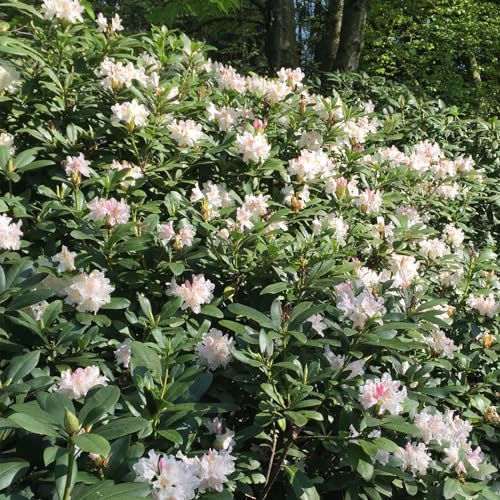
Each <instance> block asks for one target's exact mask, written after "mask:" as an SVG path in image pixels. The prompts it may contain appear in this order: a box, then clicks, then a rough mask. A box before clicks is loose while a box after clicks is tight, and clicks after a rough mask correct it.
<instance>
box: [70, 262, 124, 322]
mask: <svg viewBox="0 0 500 500" xmlns="http://www.w3.org/2000/svg"><path fill="white" fill-rule="evenodd" d="M114 289H115V288H114V287H113V286H112V285H111V284H110V281H109V279H108V278H106V276H105V275H104V273H103V272H102V271H97V270H94V271H92V272H91V273H85V272H82V273H81V274H79V275H77V276H75V277H73V279H72V280H71V283H70V284H69V285H68V286H67V287H66V288H65V289H64V292H65V294H66V299H65V302H66V303H68V304H71V305H75V306H76V310H77V311H79V312H93V313H94V314H96V313H97V311H99V309H100V308H101V307H102V306H104V305H106V304H109V303H110V302H111V293H112V292H113V291H114Z"/></svg>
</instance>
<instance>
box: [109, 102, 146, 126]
mask: <svg viewBox="0 0 500 500" xmlns="http://www.w3.org/2000/svg"><path fill="white" fill-rule="evenodd" d="M111 111H112V112H113V116H112V119H113V120H118V121H122V122H125V123H126V124H127V125H128V126H129V128H133V127H135V126H138V127H142V126H144V125H146V123H147V118H148V116H149V111H148V110H147V108H146V106H144V105H143V104H139V102H138V101H137V99H132V101H131V102H124V103H122V104H115V105H114V106H112V107H111Z"/></svg>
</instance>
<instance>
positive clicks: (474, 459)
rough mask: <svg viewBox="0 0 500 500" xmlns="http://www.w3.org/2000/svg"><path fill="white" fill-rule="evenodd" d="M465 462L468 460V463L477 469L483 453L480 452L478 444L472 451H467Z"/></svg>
mask: <svg viewBox="0 0 500 500" xmlns="http://www.w3.org/2000/svg"><path fill="white" fill-rule="evenodd" d="M465 459H466V460H467V462H469V465H470V466H471V467H472V468H473V469H474V470H476V471H477V470H479V465H480V464H481V462H482V461H483V455H482V453H481V448H480V447H479V446H478V447H477V448H476V449H475V450H474V451H472V452H471V453H468V454H467V456H466V457H465Z"/></svg>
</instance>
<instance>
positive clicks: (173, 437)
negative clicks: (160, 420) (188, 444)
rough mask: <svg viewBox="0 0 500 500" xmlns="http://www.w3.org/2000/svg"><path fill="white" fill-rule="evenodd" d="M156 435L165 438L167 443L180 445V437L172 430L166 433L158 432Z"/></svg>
mask: <svg viewBox="0 0 500 500" xmlns="http://www.w3.org/2000/svg"><path fill="white" fill-rule="evenodd" d="M158 434H159V435H160V436H161V437H162V438H165V439H166V440H168V441H171V442H172V443H174V444H179V445H181V444H182V441H183V439H182V436H181V435H180V434H179V433H178V432H177V431H176V430H174V429H168V430H166V431H158Z"/></svg>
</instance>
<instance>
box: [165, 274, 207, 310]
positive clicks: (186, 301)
mask: <svg viewBox="0 0 500 500" xmlns="http://www.w3.org/2000/svg"><path fill="white" fill-rule="evenodd" d="M214 289H215V285H214V284H213V283H212V282H211V281H210V280H207V279H205V276H203V274H198V275H197V276H192V280H191V282H189V281H188V280H186V281H185V282H184V283H183V284H182V285H178V284H177V282H176V281H175V278H172V281H171V283H170V287H169V289H168V290H167V295H175V296H176V297H181V298H182V301H183V302H182V306H181V309H182V310H184V309H187V308H189V309H191V310H192V311H193V312H194V313H196V314H199V313H200V311H201V306H202V305H203V304H209V303H210V302H211V300H212V299H213V298H214V296H213V293H212V292H213V291H214Z"/></svg>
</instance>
